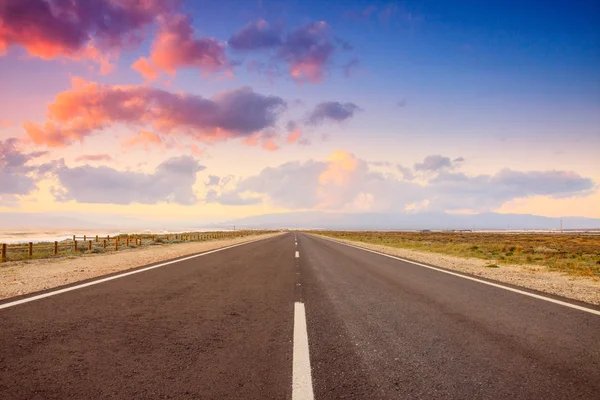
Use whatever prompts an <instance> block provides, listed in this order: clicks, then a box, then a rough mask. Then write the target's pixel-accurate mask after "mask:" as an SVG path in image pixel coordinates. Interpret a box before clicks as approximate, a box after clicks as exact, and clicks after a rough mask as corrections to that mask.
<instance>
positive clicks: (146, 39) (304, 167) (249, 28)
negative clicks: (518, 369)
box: [0, 0, 600, 222]
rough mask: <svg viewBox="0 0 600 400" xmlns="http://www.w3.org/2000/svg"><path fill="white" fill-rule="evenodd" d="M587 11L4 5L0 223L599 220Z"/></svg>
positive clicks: (137, 1)
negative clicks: (69, 217)
mask: <svg viewBox="0 0 600 400" xmlns="http://www.w3.org/2000/svg"><path fill="white" fill-rule="evenodd" d="M599 26H600V3H598V2H597V1H584V0H582V1H577V2H570V1H546V2H543V3H540V2H522V1H512V0H505V1H485V2H481V1H461V2H448V1H427V2H425V1H406V2H393V1H350V0H346V1H332V2H327V4H325V3H324V2H322V1H313V0H305V1H274V0H256V1H251V0H248V1H242V0H237V1H229V0H220V1H213V0H204V1H184V0H181V1H178V0H85V1H84V0H2V1H0V212H17V213H49V214H50V213H55V212H72V213H81V214H85V215H88V216H90V218H92V219H93V218H95V219H97V220H102V218H103V216H105V215H113V216H114V215H117V216H123V217H134V218H140V219H144V220H148V221H179V220H181V221H185V220H202V221H206V222H215V221H221V220H228V219H232V218H241V217H246V216H252V215H259V214H266V213H277V212H290V211H310V210H314V211H330V212H349V213H358V212H383V213H420V212H440V211H441V212H446V213H452V214H475V213H483V212H498V213H523V214H536V215H543V216H549V217H561V216H582V217H594V218H600V190H599V186H598V182H600V156H599V154H600V29H599V28H598V27H599Z"/></svg>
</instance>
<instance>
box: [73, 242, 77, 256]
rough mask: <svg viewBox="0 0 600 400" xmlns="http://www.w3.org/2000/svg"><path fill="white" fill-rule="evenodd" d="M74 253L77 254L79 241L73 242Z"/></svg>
mask: <svg viewBox="0 0 600 400" xmlns="http://www.w3.org/2000/svg"><path fill="white" fill-rule="evenodd" d="M73 253H77V240H75V241H73Z"/></svg>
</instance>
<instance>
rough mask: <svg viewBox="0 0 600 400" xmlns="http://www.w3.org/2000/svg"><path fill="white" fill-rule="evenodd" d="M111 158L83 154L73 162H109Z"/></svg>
mask: <svg viewBox="0 0 600 400" xmlns="http://www.w3.org/2000/svg"><path fill="white" fill-rule="evenodd" d="M110 160H112V157H111V156H109V155H108V154H83V155H81V156H78V157H76V158H75V161H110Z"/></svg>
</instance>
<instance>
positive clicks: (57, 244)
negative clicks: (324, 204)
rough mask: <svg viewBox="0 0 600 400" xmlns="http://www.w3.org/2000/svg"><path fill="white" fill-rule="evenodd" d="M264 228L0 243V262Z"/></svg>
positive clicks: (197, 239)
mask: <svg viewBox="0 0 600 400" xmlns="http://www.w3.org/2000/svg"><path fill="white" fill-rule="evenodd" d="M270 232H272V231H268V230H236V231H222V232H185V233H170V234H160V235H157V234H133V235H131V234H121V235H116V236H110V235H106V236H98V235H73V237H72V238H71V239H67V240H62V241H54V242H39V243H34V242H25V243H16V244H6V243H2V244H1V248H2V250H1V254H0V262H5V261H19V260H27V259H40V258H53V257H64V256H69V255H81V254H90V253H104V252H109V251H119V250H125V249H132V248H137V247H145V246H154V245H161V244H172V243H184V242H205V241H211V240H221V239H233V238H240V237H245V236H250V235H260V234H264V233H270Z"/></svg>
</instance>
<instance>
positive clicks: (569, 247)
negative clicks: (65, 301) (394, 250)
mask: <svg viewBox="0 0 600 400" xmlns="http://www.w3.org/2000/svg"><path fill="white" fill-rule="evenodd" d="M318 233H319V234H322V235H326V236H329V237H332V238H339V239H347V240H353V241H359V242H365V243H371V244H376V245H384V246H391V247H398V248H405V249H411V250H417V251H427V252H434V253H441V254H448V255H453V256H459V257H472V258H479V259H483V260H487V261H489V265H488V266H489V267H490V268H495V267H499V266H501V265H502V264H533V265H542V266H546V267H548V268H549V269H550V270H554V271H560V272H564V273H567V274H569V275H574V276H589V277H596V278H598V277H600V235H598V234H571V233H510V234H509V233H506V234H505V233H474V232H464V233H463V232H461V233H457V232H349V231H346V232H343V231H324V232H323V231H321V232H318Z"/></svg>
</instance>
